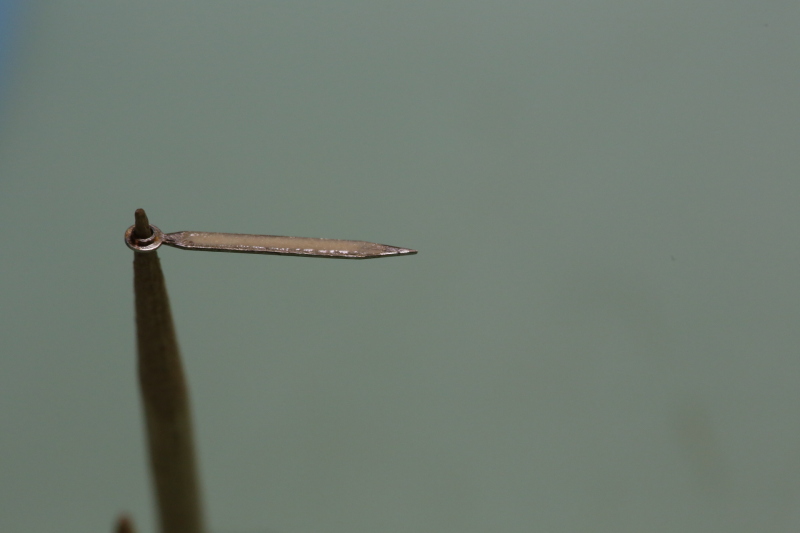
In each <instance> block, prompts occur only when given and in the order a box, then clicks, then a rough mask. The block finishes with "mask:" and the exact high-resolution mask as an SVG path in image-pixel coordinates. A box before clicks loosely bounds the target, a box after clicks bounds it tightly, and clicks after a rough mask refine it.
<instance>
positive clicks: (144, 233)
mask: <svg viewBox="0 0 800 533" xmlns="http://www.w3.org/2000/svg"><path fill="white" fill-rule="evenodd" d="M133 216H134V218H135V219H136V224H134V226H135V230H134V234H135V235H134V236H135V237H136V238H138V239H146V238H148V237H149V236H150V235H152V234H153V231H152V230H151V229H150V221H149V220H147V213H145V212H144V209H141V208H139V209H137V210H136V212H135V213H134V214H133Z"/></svg>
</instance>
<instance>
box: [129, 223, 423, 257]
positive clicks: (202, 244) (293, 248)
mask: <svg viewBox="0 0 800 533" xmlns="http://www.w3.org/2000/svg"><path fill="white" fill-rule="evenodd" d="M150 228H151V229H152V235H150V236H149V237H147V238H145V239H141V238H137V237H136V235H137V231H136V229H135V226H131V227H130V228H128V230H127V231H126V232H125V244H127V245H128V248H130V249H131V250H134V251H136V252H152V251H155V250H156V249H158V247H159V246H161V245H162V244H166V245H167V246H172V247H174V248H182V249H184V250H203V251H207V252H234V253H246V254H268V255H297V256H305V257H328V258H338V259H372V258H378V257H393V256H401V255H413V254H416V253H417V251H416V250H412V249H410V248H400V247H398V246H389V245H388V244H378V243H374V242H366V241H349V240H341V239H319V238H314V237H281V236H278V235H247V234H241V233H213V232H202V231H179V232H176V233H167V234H164V233H162V232H161V230H160V229H158V228H157V227H155V226H153V225H152V224H151V225H150Z"/></svg>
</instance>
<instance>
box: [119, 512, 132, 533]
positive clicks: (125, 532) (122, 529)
mask: <svg viewBox="0 0 800 533" xmlns="http://www.w3.org/2000/svg"><path fill="white" fill-rule="evenodd" d="M114 533H136V530H135V529H133V521H131V519H130V517H129V516H126V515H122V516H120V517H119V518H118V519H117V523H116V524H114Z"/></svg>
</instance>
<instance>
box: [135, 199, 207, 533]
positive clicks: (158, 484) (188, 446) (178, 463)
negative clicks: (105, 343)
mask: <svg viewBox="0 0 800 533" xmlns="http://www.w3.org/2000/svg"><path fill="white" fill-rule="evenodd" d="M148 230H149V224H148V223H147V216H146V215H145V214H144V211H143V210H137V212H136V237H139V238H146V237H149V235H143V233H146V232H147V231H148ZM151 233H152V232H151ZM133 274H134V292H135V295H136V338H137V344H138V367H139V385H140V389H141V394H142V403H143V407H144V418H145V429H146V432H147V444H148V448H149V452H150V468H151V474H152V479H153V484H154V486H155V493H156V504H157V507H158V519H159V523H160V526H161V533H203V532H204V530H205V527H204V524H203V512H202V505H201V502H200V486H199V485H200V484H199V477H198V474H197V468H196V461H195V452H194V444H193V440H192V438H193V437H192V421H191V414H190V409H189V394H188V389H187V385H186V379H185V377H184V374H183V367H182V364H181V358H180V353H179V351H178V342H177V339H176V336H175V327H174V325H173V322H172V313H171V311H170V307H169V298H168V296H167V287H166V284H165V281H164V274H163V273H162V271H161V263H160V261H159V259H158V254H157V253H156V252H155V251H152V252H149V253H139V252H136V253H134V258H133Z"/></svg>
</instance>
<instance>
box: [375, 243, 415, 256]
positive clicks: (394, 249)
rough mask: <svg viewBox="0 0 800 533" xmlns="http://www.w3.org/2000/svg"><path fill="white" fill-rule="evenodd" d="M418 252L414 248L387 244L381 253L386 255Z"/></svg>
mask: <svg viewBox="0 0 800 533" xmlns="http://www.w3.org/2000/svg"><path fill="white" fill-rule="evenodd" d="M416 253H418V252H417V251H416V250H412V249H411V248H400V247H399V246H386V250H385V251H384V252H383V253H381V254H380V255H381V256H383V257H386V256H392V255H414V254H416Z"/></svg>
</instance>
